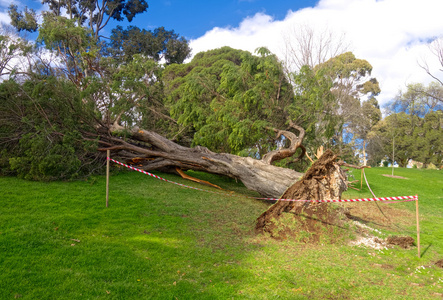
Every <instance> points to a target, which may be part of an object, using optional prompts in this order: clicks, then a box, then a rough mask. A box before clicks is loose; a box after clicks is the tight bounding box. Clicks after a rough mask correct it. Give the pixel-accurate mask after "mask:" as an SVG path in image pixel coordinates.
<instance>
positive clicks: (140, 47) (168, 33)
mask: <svg viewBox="0 0 443 300" xmlns="http://www.w3.org/2000/svg"><path fill="white" fill-rule="evenodd" d="M108 51H109V52H110V53H111V54H112V56H113V57H115V58H119V59H121V60H123V61H130V60H132V57H133V56H134V55H135V54H142V55H144V56H145V57H149V58H151V59H154V60H155V61H160V60H161V59H162V58H164V59H165V61H166V63H167V64H172V63H177V64H181V63H183V61H184V60H185V59H186V58H188V57H189V56H190V54H191V49H190V48H189V45H188V41H187V40H186V39H185V38H184V37H180V36H179V35H178V34H177V33H175V32H174V30H165V28H164V27H159V28H157V29H155V30H154V31H153V32H152V31H150V30H146V29H140V28H138V27H134V26H129V27H128V28H127V29H123V28H122V27H121V26H117V27H116V28H115V29H113V30H112V35H111V41H110V43H109V48H108Z"/></svg>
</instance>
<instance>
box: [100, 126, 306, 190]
mask: <svg viewBox="0 0 443 300" xmlns="http://www.w3.org/2000/svg"><path fill="white" fill-rule="evenodd" d="M300 130H301V134H300V135H301V137H296V136H295V135H294V136H293V137H291V138H293V140H294V141H297V143H298V144H299V145H301V140H302V138H303V135H304V131H302V130H303V129H300ZM129 134H130V138H131V139H132V140H134V141H137V142H142V143H145V144H146V145H148V147H146V146H140V145H134V144H132V143H129V142H128V141H124V140H122V139H119V138H110V139H111V140H112V142H113V144H114V145H113V146H111V147H107V148H103V149H101V150H108V149H109V150H112V151H114V152H117V153H118V154H119V155H121V156H125V157H127V158H133V157H135V156H137V157H139V156H141V157H144V158H149V160H146V161H144V163H143V166H142V167H140V168H141V169H144V170H146V171H150V170H155V169H157V170H158V169H161V170H163V171H168V170H169V171H174V170H175V168H176V167H179V168H181V169H182V170H189V169H192V170H196V171H204V172H208V173H213V174H218V175H224V176H228V177H231V178H236V179H238V180H240V181H241V182H243V184H244V185H245V186H246V187H247V188H248V189H250V190H254V191H257V192H258V193H260V194H261V195H262V196H264V197H279V196H280V195H281V194H282V193H284V192H285V191H286V189H287V188H288V187H290V186H291V185H292V184H293V183H294V182H296V181H297V180H298V179H299V178H301V177H302V175H303V174H302V173H299V172H296V171H294V170H291V169H288V168H281V167H277V166H274V165H272V164H271V162H272V161H274V160H275V159H270V160H269V159H265V160H257V159H253V158H251V157H240V156H236V155H232V154H228V153H215V152H212V151H210V150H209V149H207V148H205V147H201V146H197V147H194V148H188V147H184V146H181V145H178V144H176V143H174V142H172V141H170V140H168V139H166V138H165V137H163V136H161V135H159V134H157V133H155V132H152V131H148V130H143V129H140V128H138V127H135V128H133V129H132V130H131V131H130V133H129ZM281 134H287V133H284V132H282V133H281ZM287 135H289V134H287ZM292 148H293V149H292V150H291V151H292V152H294V153H295V151H296V147H295V146H294V145H293V147H292ZM131 153H132V154H133V155H130V154H131ZM123 154H125V155H123ZM135 154H137V155H135ZM131 156H132V157H131Z"/></svg>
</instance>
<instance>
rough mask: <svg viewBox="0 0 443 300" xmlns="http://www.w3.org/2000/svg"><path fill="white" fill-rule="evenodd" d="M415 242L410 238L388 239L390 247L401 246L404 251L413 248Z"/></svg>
mask: <svg viewBox="0 0 443 300" xmlns="http://www.w3.org/2000/svg"><path fill="white" fill-rule="evenodd" d="M414 242H415V241H414V239H413V238H412V237H410V236H389V237H387V238H386V243H387V244H388V245H395V246H400V247H401V248H403V249H409V248H411V247H412V246H413V245H414Z"/></svg>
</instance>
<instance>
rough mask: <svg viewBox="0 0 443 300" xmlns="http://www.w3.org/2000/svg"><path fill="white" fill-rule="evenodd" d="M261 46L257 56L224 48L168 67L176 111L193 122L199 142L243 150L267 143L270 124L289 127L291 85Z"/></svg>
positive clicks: (170, 97) (185, 122)
mask: <svg viewBox="0 0 443 300" xmlns="http://www.w3.org/2000/svg"><path fill="white" fill-rule="evenodd" d="M262 50H263V49H261V51H260V53H261V56H254V55H252V54H250V53H249V52H245V51H240V50H234V49H231V48H229V47H224V48H221V49H216V50H211V51H207V52H204V53H199V54H197V55H196V56H195V57H194V59H193V60H192V61H191V62H190V63H188V64H185V65H180V66H179V65H171V66H168V67H167V68H166V69H165V72H164V75H163V79H164V81H165V84H166V87H165V88H166V94H167V95H168V101H169V105H170V107H171V115H172V116H173V117H174V118H176V119H177V121H178V123H179V124H180V125H182V126H192V128H193V129H194V130H195V135H194V144H198V145H203V146H207V147H209V148H211V149H213V150H216V151H222V152H233V153H238V152H239V151H242V150H244V149H246V148H251V147H255V146H256V144H257V143H258V142H259V141H260V143H265V144H266V143H267V142H268V139H269V137H270V135H269V133H270V131H269V128H270V127H271V128H272V127H275V128H284V126H285V123H286V120H287V119H286V116H287V115H286V112H285V108H286V107H287V106H288V105H289V104H290V103H291V102H292V95H293V94H292V88H291V86H290V85H289V83H288V82H287V80H286V78H285V76H284V73H283V70H282V67H281V64H280V62H279V61H278V60H277V58H276V57H275V56H274V55H270V54H269V53H268V52H266V51H262ZM271 147H272V146H271Z"/></svg>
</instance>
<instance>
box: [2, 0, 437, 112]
mask: <svg viewBox="0 0 443 300" xmlns="http://www.w3.org/2000/svg"><path fill="white" fill-rule="evenodd" d="M147 2H148V3H149V9H148V12H146V13H145V14H144V15H142V16H138V17H137V18H136V19H135V21H134V23H135V24H134V25H136V26H139V27H141V28H146V29H154V28H156V27H159V26H164V27H165V28H166V29H168V30H170V29H173V30H175V31H176V32H177V33H179V34H180V35H183V36H185V37H186V38H187V39H189V40H190V44H191V48H192V49H193V54H196V53H198V52H200V51H205V50H209V49H214V48H219V47H222V46H231V47H233V48H238V49H243V50H249V51H251V52H253V51H254V50H255V49H256V48H257V47H261V46H266V47H268V48H269V49H270V50H271V51H272V52H274V53H276V54H277V55H278V56H279V57H280V58H281V59H284V52H285V51H284V49H285V46H286V44H285V37H286V40H287V37H289V38H291V34H293V32H294V31H296V29H297V28H299V27H300V26H307V27H309V28H312V29H314V30H316V31H317V32H324V31H326V30H327V31H330V32H334V33H336V34H337V36H340V35H342V34H344V36H345V40H346V43H347V44H349V50H351V51H352V52H353V53H354V54H355V55H356V56H357V58H361V59H366V60H367V61H369V63H370V64H371V65H372V66H373V72H372V76H373V77H376V78H377V79H378V81H379V82H380V85H381V89H382V93H381V94H380V95H379V97H378V99H379V102H381V103H382V104H383V103H386V102H387V101H389V100H391V99H392V98H393V97H395V95H396V94H397V93H398V91H399V90H400V89H403V90H404V89H405V86H406V84H408V83H412V82H422V83H428V82H429V81H430V80H431V78H430V77H429V76H428V75H427V74H426V73H425V72H424V71H423V69H421V68H420V67H419V62H423V61H426V62H427V63H428V64H429V66H430V67H431V68H432V69H433V70H434V72H435V74H439V73H441V74H442V75H443V72H440V71H439V66H440V65H439V62H438V60H437V59H436V58H435V56H433V55H432V53H431V51H430V49H429V44H430V43H431V42H432V41H433V40H434V39H435V38H436V37H439V36H442V35H443V22H442V21H441V13H442V12H443V1H442V0H378V1H376V0H320V1H314V0H303V1H299V0H291V1H290V0H274V1H269V0H224V1H222V0H193V1H184V0H180V1H179V0H158V1H149V0H148V1H147ZM10 3H11V1H6V0H0V20H1V21H2V22H5V23H8V22H9V18H8V17H7V13H6V12H7V7H8V6H9V4H10ZM14 3H15V4H16V5H18V6H19V7H24V6H28V7H31V8H34V9H36V10H37V11H38V10H39V9H41V6H40V5H39V3H40V1H32V0H31V1H23V0H20V1H18V0H15V1H14ZM440 68H441V66H440Z"/></svg>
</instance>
